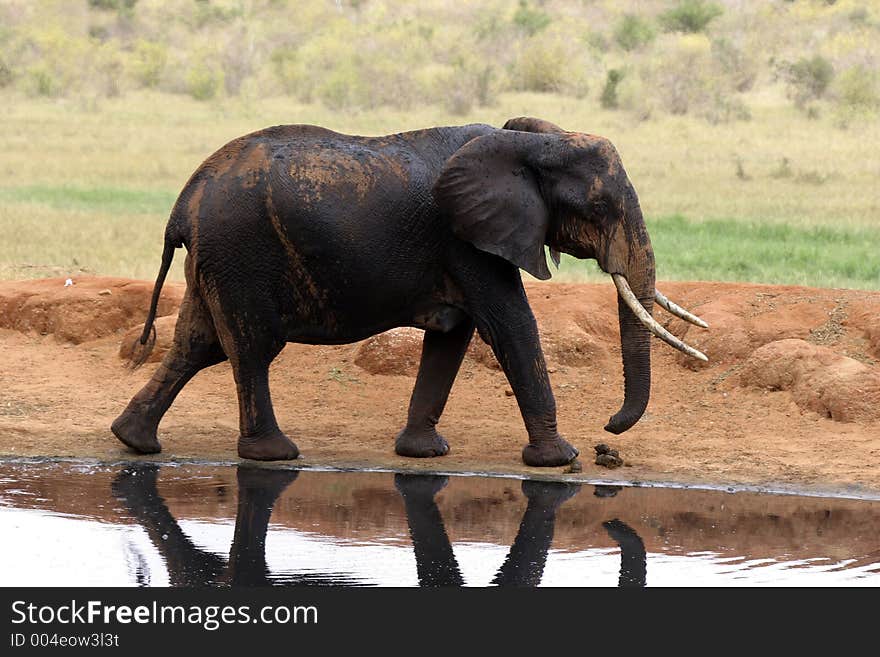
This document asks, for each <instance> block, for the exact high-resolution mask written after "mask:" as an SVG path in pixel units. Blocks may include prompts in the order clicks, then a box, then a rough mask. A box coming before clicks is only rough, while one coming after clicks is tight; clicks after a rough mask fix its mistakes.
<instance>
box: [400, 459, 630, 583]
mask: <svg viewBox="0 0 880 657" xmlns="http://www.w3.org/2000/svg"><path fill="white" fill-rule="evenodd" d="M448 482H449V478H448V477H447V476H445V475H415V474H396V475H394V485H395V487H396V488H397V490H398V491H399V492H400V494H401V496H402V497H403V501H404V504H405V507H406V520H407V524H408V525H409V532H410V537H411V538H412V543H413V549H414V551H415V556H416V568H417V571H418V578H419V585H420V586H423V587H441V586H443V587H453V586H464V585H465V581H464V577H463V576H462V574H461V570H460V568H459V566H458V561H457V560H456V558H455V554H454V552H453V551H452V544H451V543H450V541H449V536H448V535H447V533H446V528H445V526H444V524H443V517H442V516H441V515H440V509H439V508H438V507H437V502H436V501H435V500H434V496H435V495H436V494H437V493H438V492H440V491H441V490H443V488H444V487H445V486H446V485H447V483H448ZM521 486H522V493H523V495H524V496H525V497H526V499H527V500H528V504H527V505H526V510H525V511H524V512H523V516H522V521H521V522H520V524H519V530H518V531H517V533H516V538H515V539H514V541H513V545H511V546H510V551H509V552H508V553H507V556H506V558H505V559H504V562H503V563H502V564H501V566H500V567H499V568H498V571H497V572H496V573H495V576H494V577H493V578H492V582H491V584H492V585H493V586H505V587H509V586H514V587H536V586H538V585H539V584H540V583H541V580H542V579H543V577H544V567H545V566H546V564H547V554H548V552H549V550H550V546H551V544H552V543H553V532H554V530H555V527H556V512H557V510H558V509H559V508H560V507H561V506H562V505H563V504H564V503H565V502H566V501H567V500H569V499H571V498H572V497H574V496H575V495H577V494H578V493H579V492H580V489H581V484H579V483H569V482H563V481H536V480H529V479H525V480H523V482H522V484H521ZM599 497H601V495H600V496H599ZM602 527H603V528H604V529H605V531H606V532H607V533H608V535H609V536H610V537H611V539H612V540H613V541H614V542H615V543H617V545H618V547H619V548H620V575H619V578H618V586H620V587H644V586H645V583H646V572H647V567H646V558H645V557H646V555H645V545H644V543H643V542H642V539H641V538H640V537H639V535H638V534H637V533H636V531H635V530H634V529H632V528H631V527H630V526H629V525H627V524H626V523H625V522H623V521H621V520H619V519H617V518H615V519H613V520H607V521H605V522H603V523H602Z"/></svg>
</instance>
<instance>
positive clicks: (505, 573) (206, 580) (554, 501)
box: [112, 463, 645, 587]
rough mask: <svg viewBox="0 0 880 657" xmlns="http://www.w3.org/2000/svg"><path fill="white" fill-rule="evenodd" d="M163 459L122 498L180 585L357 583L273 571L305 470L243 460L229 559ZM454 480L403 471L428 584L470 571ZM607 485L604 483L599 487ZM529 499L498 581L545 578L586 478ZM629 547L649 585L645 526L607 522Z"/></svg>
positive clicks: (123, 489)
mask: <svg viewBox="0 0 880 657" xmlns="http://www.w3.org/2000/svg"><path fill="white" fill-rule="evenodd" d="M158 473H159V466H158V465H156V464H152V463H144V464H138V465H135V466H131V467H127V468H125V469H123V470H122V471H121V472H120V473H119V474H118V475H117V477H116V478H115V480H114V481H113V486H112V488H113V494H114V495H115V496H116V497H117V499H119V500H120V501H122V502H123V503H124V504H125V506H126V508H127V509H128V510H129V512H130V513H131V514H132V516H133V517H134V518H135V520H137V522H138V523H139V524H140V525H142V526H143V527H144V529H145V530H146V532H147V535H148V536H149V538H150V541H151V542H152V543H153V545H154V546H155V547H156V549H158V550H159V552H160V553H161V554H162V556H163V558H164V559H165V563H166V566H167V569H168V576H169V580H170V583H171V585H172V586H190V587H193V586H195V587H204V586H228V585H232V586H269V585H285V586H296V585H300V586H309V585H311V586H316V585H317V586H322V585H323V586H352V585H356V584H357V580H356V579H355V578H354V577H353V576H350V575H348V574H345V573H329V574H296V573H285V574H284V575H283V576H282V577H278V576H276V575H272V576H271V577H270V572H269V568H268V566H267V564H266V532H267V529H268V526H269V518H270V516H271V514H272V508H273V506H274V504H275V501H276V500H277V499H278V497H279V495H281V493H282V492H284V490H285V489H286V488H287V487H288V486H290V484H291V483H293V481H294V480H296V478H297V476H298V475H299V471H297V470H270V469H265V468H247V467H239V468H238V470H237V473H236V478H237V481H238V509H237V512H236V517H235V531H234V534H233V539H232V545H231V547H230V550H229V559H228V560H226V559H223V558H222V557H220V556H218V555H216V554H214V553H212V552H208V551H206V550H202V549H200V548H198V547H197V546H196V545H195V544H193V542H192V541H191V540H190V539H189V537H188V536H187V535H186V534H185V533H184V532H183V530H182V529H181V528H180V526H179V525H178V523H177V521H176V520H175V518H174V516H172V515H171V512H170V511H169V510H168V507H167V506H166V504H165V500H164V499H162V497H161V495H160V494H159V491H158V488H157V485H156V484H157V479H158ZM447 482H448V478H447V477H445V476H437V475H402V474H398V475H395V478H394V483H395V486H396V487H397V490H398V491H399V492H400V494H401V496H402V497H403V501H404V505H405V507H406V517H407V522H408V524H409V528H410V535H411V537H412V541H413V547H414V551H415V557H416V568H417V571H418V578H419V584H420V585H421V586H462V585H463V584H464V579H463V578H462V576H461V571H460V569H459V567H458V562H457V560H456V558H455V555H454V553H453V551H452V545H451V544H450V542H449V537H448V536H447V534H446V529H445V527H444V524H443V518H442V517H441V515H440V510H439V509H438V508H437V503H436V501H435V500H434V496H435V495H436V494H437V493H438V492H439V491H440V490H442V489H443V488H444V487H445V486H446V484H447ZM598 489H599V487H597V493H598ZM522 490H523V494H524V495H525V496H526V498H528V505H527V507H526V511H525V513H524V514H523V518H522V522H521V523H520V527H519V532H518V533H517V536H516V539H515V540H514V542H513V545H512V546H511V548H510V552H509V553H508V555H507V558H506V559H505V560H504V563H503V564H502V565H501V567H500V569H499V570H498V573H497V574H496V575H495V578H494V579H493V581H492V583H493V584H496V585H499V586H537V585H538V584H539V583H540V582H541V578H542V576H543V572H544V565H545V563H546V561H547V552H548V550H549V548H550V544H551V542H552V541H553V530H554V525H555V522H556V510H557V509H558V508H559V507H560V506H561V505H562V504H563V503H564V502H565V501H566V500H568V499H569V498H571V497H573V496H574V495H576V494H577V493H578V492H579V490H580V486H579V485H578V484H566V483H556V482H538V481H523V484H522ZM603 526H604V527H605V529H606V531H607V532H608V534H609V535H610V536H611V537H612V539H614V540H615V541H616V542H617V543H618V545H619V546H620V549H621V567H620V580H619V583H620V586H644V585H645V548H644V544H643V543H642V540H641V539H640V538H639V536H638V534H636V533H635V531H633V530H632V529H631V528H630V527H629V526H627V525H626V524H625V523H623V522H621V521H620V520H616V519H615V520H611V521H608V522H605V523H603Z"/></svg>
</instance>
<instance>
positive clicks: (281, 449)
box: [211, 288, 299, 461]
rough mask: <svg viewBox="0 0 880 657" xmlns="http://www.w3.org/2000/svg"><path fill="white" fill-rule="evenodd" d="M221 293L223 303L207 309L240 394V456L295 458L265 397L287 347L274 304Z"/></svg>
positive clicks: (240, 293) (240, 292)
mask: <svg viewBox="0 0 880 657" xmlns="http://www.w3.org/2000/svg"><path fill="white" fill-rule="evenodd" d="M225 294H226V296H224V292H219V293H218V298H219V299H220V300H222V301H221V302H219V303H217V304H216V305H214V304H212V306H211V310H212V314H213V316H214V321H215V324H216V326H217V332H218V335H219V336H220V342H221V344H222V345H223V349H224V351H225V352H226V353H227V354H229V363H230V365H232V374H233V376H234V377H235V388H236V392H237V393H238V418H239V420H238V423H239V431H240V435H239V438H238V455H239V456H240V457H241V458H245V459H255V460H257V461H283V460H287V459H295V458H298V457H299V449H298V448H297V446H296V445H295V444H294V442H293V441H292V440H290V438H288V437H287V436H286V435H285V434H284V433H283V432H282V431H281V429H280V428H279V427H278V421H277V420H276V419H275V411H274V410H273V408H272V397H271V395H270V394H269V365H270V363H271V362H272V360H273V359H274V358H275V356H277V355H278V354H279V353H281V350H282V349H283V348H284V344H285V341H284V339H283V338H282V337H281V331H280V326H279V321H278V316H277V315H276V314H275V313H276V312H277V311H276V310H275V307H274V304H273V302H272V301H271V299H270V298H264V297H263V296H261V295H260V293H259V292H254V291H253V290H252V289H248V290H246V291H243V290H239V289H230V288H226V290H225ZM248 295H249V296H248ZM245 299H248V302H246V301H245ZM224 304H225V306H224ZM224 308H229V309H231V310H229V311H225V310H224ZM241 308H246V309H247V311H246V312H245V311H242V310H239V309H241Z"/></svg>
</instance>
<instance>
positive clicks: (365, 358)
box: [354, 328, 501, 376]
mask: <svg viewBox="0 0 880 657" xmlns="http://www.w3.org/2000/svg"><path fill="white" fill-rule="evenodd" d="M423 337H424V333H423V332H422V331H421V330H420V329H415V328H396V329H391V330H390V331H386V332H385V333H380V334H378V335H374V336H373V337H371V338H367V339H366V340H364V341H363V342H360V343H358V345H357V346H356V347H355V356H354V364H355V365H357V366H358V367H360V368H361V369H363V370H366V371H367V372H369V373H370V374H380V375H385V376H390V375H397V376H415V375H416V374H418V372H419V360H420V359H421V355H422V339H423ZM465 358H466V359H468V360H471V361H473V362H475V363H479V364H480V365H483V366H484V367H487V368H489V369H493V370H500V369H501V365H499V364H498V361H497V360H496V359H495V354H493V353H492V348H491V347H489V345H487V344H486V343H485V342H483V341H482V340H481V339H480V337H479V336H478V335H476V333H475V334H474V337H473V339H472V340H471V344H470V346H469V347H468V350H467V354H465Z"/></svg>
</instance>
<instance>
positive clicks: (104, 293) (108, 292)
mask: <svg viewBox="0 0 880 657" xmlns="http://www.w3.org/2000/svg"><path fill="white" fill-rule="evenodd" d="M98 294H100V295H101V296H102V297H106V296H107V295H108V294H113V292H111V291H110V290H108V289H107V288H104V289H103V290H101V291H100V292H98Z"/></svg>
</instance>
